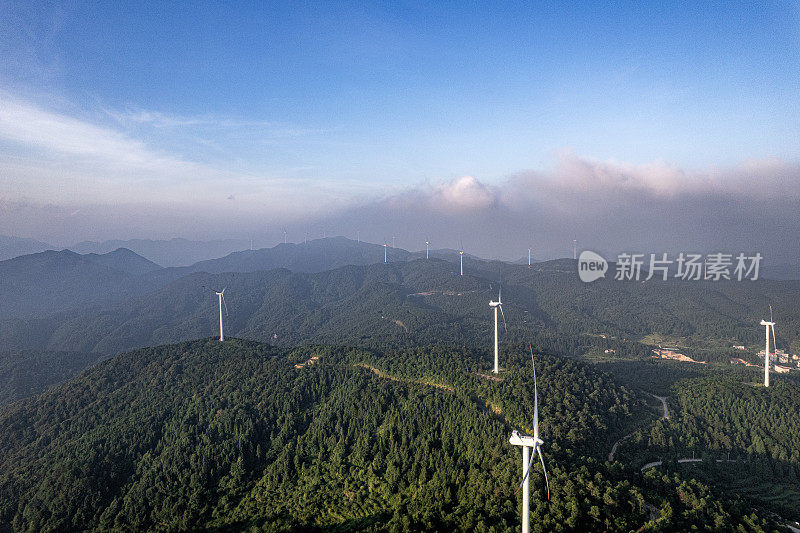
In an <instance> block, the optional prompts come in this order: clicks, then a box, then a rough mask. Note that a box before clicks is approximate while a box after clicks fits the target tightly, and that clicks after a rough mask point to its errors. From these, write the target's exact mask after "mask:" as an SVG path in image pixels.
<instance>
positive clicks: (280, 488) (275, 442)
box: [0, 339, 771, 531]
mask: <svg viewBox="0 0 800 533" xmlns="http://www.w3.org/2000/svg"><path fill="white" fill-rule="evenodd" d="M486 355H487V354H486V353H485V352H474V351H472V350H457V351H452V350H449V349H445V348H435V347H432V348H428V349H423V348H419V349H416V350H410V351H405V350H400V351H395V350H390V351H384V352H376V351H365V350H362V349H348V348H336V347H325V346H311V347H306V348H299V349H293V350H285V349H276V348H273V347H270V346H267V345H263V344H257V343H253V342H248V341H240V340H235V339H232V340H229V341H227V342H225V343H220V342H218V341H216V340H214V339H205V340H200V341H194V342H187V343H182V344H177V345H169V346H161V347H157V348H147V349H143V350H140V351H137V352H132V353H127V354H123V355H120V356H117V357H115V358H113V359H111V360H108V361H104V362H102V363H100V364H98V365H97V366H95V367H94V368H93V369H91V370H90V371H87V372H86V373H84V374H82V375H81V376H78V377H76V378H74V379H72V380H70V381H68V382H66V383H64V384H63V385H61V386H58V387H56V388H53V389H51V390H49V391H48V392H45V393H44V394H42V395H40V396H38V397H35V398H31V399H28V400H23V401H20V402H17V403H13V404H8V405H6V406H4V407H2V408H0V449H2V450H3V454H2V456H0V529H2V528H13V529H15V530H19V531H75V530H102V531H109V530H120V531H154V530H199V529H216V530H223V529H224V530H241V529H254V530H264V531H289V530H314V529H319V530H326V531H331V530H334V531H336V530H338V531H352V530H374V531H430V530H439V531H454V530H460V531H489V530H495V531H511V530H515V529H516V528H517V527H518V526H519V520H520V518H519V495H517V494H515V493H514V489H515V487H516V485H517V483H518V482H519V479H520V452H519V450H518V449H515V448H514V447H512V446H511V445H510V444H509V443H508V437H509V435H510V432H511V430H512V429H513V428H515V427H516V428H520V429H523V430H526V429H529V427H530V424H531V423H532V412H531V408H532V391H531V388H532V387H531V385H532V372H531V369H530V360H529V359H528V356H527V355H526V354H525V353H524V351H522V350H519V351H514V352H513V353H510V354H509V361H508V371H507V372H506V373H505V374H504V376H503V377H504V378H505V379H504V381H493V380H489V379H486V378H484V377H482V376H479V375H476V374H474V373H473V372H476V371H478V370H479V369H481V368H482V367H483V364H484V363H483V360H484V359H485V357H486ZM312 357H318V359H312ZM310 361H313V362H310ZM295 365H299V366H300V368H297V367H296V366H295ZM537 365H538V375H539V385H540V388H539V390H540V402H541V430H542V436H543V438H544V440H545V448H544V456H545V460H546V463H547V466H548V472H549V475H550V485H551V498H550V500H549V501H548V500H547V499H546V491H545V490H544V478H543V475H542V471H541V468H540V467H539V466H536V468H535V469H534V471H533V472H532V474H531V483H532V498H531V499H532V502H531V507H532V509H531V510H532V513H531V515H532V516H531V518H532V522H533V523H534V524H536V525H537V527H540V528H541V529H542V530H546V531H560V530H562V531H566V530H571V531H597V530H608V531H630V530H643V531H672V530H688V529H692V528H699V529H708V527H709V524H713V525H714V527H715V528H716V529H717V530H723V529H724V530H732V529H734V528H736V527H739V528H740V530H749V531H759V530H768V529H771V527H770V526H771V523H770V522H769V520H768V519H767V518H764V517H762V516H759V515H758V514H757V513H756V512H754V511H753V510H752V509H749V508H747V507H746V506H744V505H743V504H742V503H741V502H738V501H737V500H735V499H726V500H721V499H719V498H718V497H717V495H715V494H713V493H712V492H711V491H710V490H709V489H708V488H707V487H706V486H704V485H702V484H699V483H696V482H694V481H683V480H680V479H678V478H670V477H668V476H663V477H658V476H649V477H638V476H632V475H631V474H630V472H626V471H624V470H621V469H620V467H619V466H618V465H617V466H611V465H608V464H606V463H604V462H602V461H601V460H599V459H598V458H597V457H598V456H600V455H602V454H600V453H598V451H597V450H595V448H596V446H597V444H598V443H601V444H602V446H605V445H606V444H608V441H609V438H610V433H613V432H614V431H619V430H620V429H621V428H622V427H623V426H625V425H626V424H627V423H628V419H629V418H630V417H631V416H633V411H635V410H636V409H639V408H640V402H639V400H637V399H636V398H635V397H634V396H632V395H631V393H630V392H628V391H626V390H625V389H622V388H620V387H618V386H616V385H614V383H613V382H612V381H611V380H610V379H609V378H608V377H607V376H606V375H603V374H598V373H597V372H595V371H593V370H592V369H591V367H589V366H586V365H583V364H579V363H576V362H572V361H569V360H565V359H560V358H551V357H547V356H542V355H538V356H537ZM604 452H605V450H604ZM604 452H603V454H604Z"/></svg>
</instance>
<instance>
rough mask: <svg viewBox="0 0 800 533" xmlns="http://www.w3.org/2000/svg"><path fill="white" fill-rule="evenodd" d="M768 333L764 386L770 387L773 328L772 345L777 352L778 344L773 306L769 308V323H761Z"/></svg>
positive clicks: (764, 321)
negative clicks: (770, 347) (770, 342)
mask: <svg viewBox="0 0 800 533" xmlns="http://www.w3.org/2000/svg"><path fill="white" fill-rule="evenodd" d="M761 325H762V326H764V329H765V333H766V341H767V345H766V347H765V348H764V386H765V387H769V330H770V328H772V341H773V342H772V344H773V345H774V347H775V348H776V350H777V343H776V342H775V322H773V321H772V306H771V305H770V306H769V322H767V321H766V320H762V321H761Z"/></svg>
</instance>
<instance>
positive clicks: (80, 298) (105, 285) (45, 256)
mask: <svg viewBox="0 0 800 533" xmlns="http://www.w3.org/2000/svg"><path fill="white" fill-rule="evenodd" d="M158 270H161V267H159V266H158V265H156V264H155V263H153V262H152V261H149V260H147V259H145V258H144V257H141V256H139V255H137V254H135V253H134V252H132V251H130V250H125V249H119V250H115V251H113V252H109V253H107V254H102V255H97V254H87V255H81V254H77V253H75V252H72V251H70V250H61V251H54V250H48V251H45V252H39V253H35V254H29V255H23V256H19V257H15V258H13V259H8V260H6V261H0V294H2V296H3V297H2V301H0V317H2V318H8V317H12V316H14V317H26V316H27V317H30V316H45V315H52V314H54V313H56V312H59V311H65V310H68V309H77V308H80V307H82V306H85V305H87V304H90V303H99V302H107V301H112V300H114V299H116V298H119V297H122V296H126V295H131V294H136V293H140V292H142V291H144V290H147V289H150V288H151V287H152V284H151V283H144V284H143V283H141V281H140V279H139V278H140V277H141V276H142V275H144V274H146V273H149V272H155V271H158Z"/></svg>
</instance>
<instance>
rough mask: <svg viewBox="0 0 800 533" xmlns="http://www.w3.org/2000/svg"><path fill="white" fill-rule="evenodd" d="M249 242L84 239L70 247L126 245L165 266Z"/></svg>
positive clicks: (92, 249)
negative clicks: (98, 240)
mask: <svg viewBox="0 0 800 533" xmlns="http://www.w3.org/2000/svg"><path fill="white" fill-rule="evenodd" d="M249 245H250V243H249V241H246V240H244V239H222V240H211V241H191V240H188V239H181V238H174V239H169V240H151V239H128V240H110V241H102V242H92V241H83V242H79V243H77V244H74V245H72V246H69V249H70V250H72V251H74V252H77V253H80V254H87V253H96V254H106V253H108V252H111V251H113V250H116V249H118V248H127V249H129V250H132V251H133V252H136V253H137V254H138V255H140V256H142V257H146V258H147V259H149V260H151V261H153V262H154V263H157V264H159V265H161V266H164V267H180V266H189V265H192V264H194V263H197V262H198V261H205V260H208V259H215V258H218V257H223V256H225V255H228V254H230V253H231V252H235V251H239V250H244V249H246V248H248V247H249Z"/></svg>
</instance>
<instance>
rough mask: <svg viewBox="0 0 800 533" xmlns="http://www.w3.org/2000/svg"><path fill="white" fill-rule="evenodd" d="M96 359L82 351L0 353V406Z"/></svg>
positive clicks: (64, 376) (62, 377)
mask: <svg viewBox="0 0 800 533" xmlns="http://www.w3.org/2000/svg"><path fill="white" fill-rule="evenodd" d="M98 359H100V354H97V353H83V352H36V351H23V352H0V404H3V403H5V402H8V401H11V400H16V399H18V398H25V397H27V396H31V395H34V394H38V393H40V392H42V391H43V390H44V389H46V388H47V387H49V386H50V385H53V384H55V383H59V382H61V381H63V380H64V379H65V378H67V377H69V376H72V375H74V374H76V373H78V372H80V371H81V370H83V369H84V368H86V367H88V366H91V365H93V364H94V363H96V362H97V360H98Z"/></svg>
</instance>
